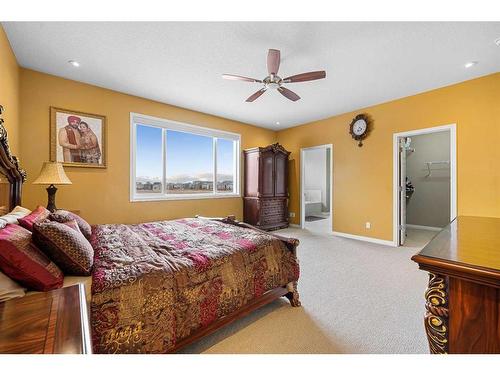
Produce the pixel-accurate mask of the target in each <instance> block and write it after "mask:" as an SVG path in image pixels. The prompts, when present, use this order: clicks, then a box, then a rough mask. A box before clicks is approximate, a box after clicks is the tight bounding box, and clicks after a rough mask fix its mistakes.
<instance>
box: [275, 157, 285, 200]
mask: <svg viewBox="0 0 500 375" xmlns="http://www.w3.org/2000/svg"><path fill="white" fill-rule="evenodd" d="M287 163H288V156H287V155H285V154H282V153H277V154H276V156H275V159H274V165H275V168H274V183H275V186H274V196H275V197H286V196H287V195H288V189H287Z"/></svg>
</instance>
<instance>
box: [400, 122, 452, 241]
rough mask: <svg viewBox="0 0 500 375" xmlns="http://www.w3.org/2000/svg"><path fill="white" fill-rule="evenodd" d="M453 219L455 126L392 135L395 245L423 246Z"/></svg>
mask: <svg viewBox="0 0 500 375" xmlns="http://www.w3.org/2000/svg"><path fill="white" fill-rule="evenodd" d="M455 217H456V133H455V125H454V124H453V125H446V126H439V127H435V128H427V129H420V130H415V131H410V132H404V133H397V134H394V219H393V226H394V234H393V238H394V242H395V245H396V246H403V245H405V246H415V247H420V246H423V245H425V244H426V243H427V242H428V241H429V240H430V239H432V237H434V236H435V234H436V233H437V232H438V231H439V230H441V229H442V228H443V227H445V226H446V225H448V224H449V223H450V222H451V221H452V220H453V219H454V218H455Z"/></svg>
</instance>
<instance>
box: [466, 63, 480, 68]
mask: <svg viewBox="0 0 500 375" xmlns="http://www.w3.org/2000/svg"><path fill="white" fill-rule="evenodd" d="M477 64H478V62H477V61H469V62H468V63H466V64H465V65H464V66H465V67H466V68H471V67H473V66H474V65H477Z"/></svg>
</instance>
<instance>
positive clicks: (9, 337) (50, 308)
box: [0, 284, 92, 354]
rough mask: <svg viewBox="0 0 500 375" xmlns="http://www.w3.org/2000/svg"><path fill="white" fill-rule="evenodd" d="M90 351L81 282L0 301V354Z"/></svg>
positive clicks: (85, 306)
mask: <svg viewBox="0 0 500 375" xmlns="http://www.w3.org/2000/svg"><path fill="white" fill-rule="evenodd" d="M91 352H92V346H91V340H90V331H89V324H88V310H87V303H86V300H85V287H84V285H83V284H78V285H73V286H68V287H66V288H61V289H56V290H52V291H50V292H45V293H36V294H32V295H29V296H25V297H21V298H15V299H12V300H9V301H6V302H2V303H0V353H10V354H89V353H91Z"/></svg>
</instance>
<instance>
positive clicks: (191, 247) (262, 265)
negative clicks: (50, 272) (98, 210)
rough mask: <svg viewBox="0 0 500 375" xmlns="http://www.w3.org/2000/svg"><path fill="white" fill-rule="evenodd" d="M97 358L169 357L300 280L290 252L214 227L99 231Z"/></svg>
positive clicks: (188, 224) (176, 224) (261, 238)
mask: <svg viewBox="0 0 500 375" xmlns="http://www.w3.org/2000/svg"><path fill="white" fill-rule="evenodd" d="M91 242H92V246H93V247H94V251H95V259H94V271H93V274H92V302H91V325H92V335H93V343H94V352H96V353H164V352H167V351H168V350H170V349H171V348H173V347H174V346H175V344H176V342H178V341H179V340H181V339H183V338H185V337H187V336H189V335H190V334H192V333H193V332H195V331H196V330H197V329H200V328H201V327H204V326H206V325H208V324H210V323H211V322H213V321H215V320H217V319H218V318H220V317H223V316H225V315H227V314H230V313H231V312H233V311H236V310H238V309H239V308H241V307H242V306H244V305H245V304H247V303H248V302H250V301H251V300H252V299H254V298H256V297H258V296H260V295H262V294H263V293H265V292H266V291H268V290H271V289H273V288H276V287H279V286H284V285H286V284H287V283H289V282H291V281H297V280H298V277H299V265H298V262H297V259H296V257H295V255H293V254H292V252H291V251H290V250H288V249H287V247H286V246H285V244H284V243H283V242H282V241H281V240H279V239H277V238H275V237H273V236H271V235H268V234H265V233H261V232H257V231H255V230H253V229H248V228H241V227H238V226H235V225H231V224H226V223H222V222H219V221H214V220H208V219H199V218H198V219H180V220H170V221H160V222H152V223H144V224H137V225H124V224H111V225H98V226H96V227H94V228H93V234H92V239H91Z"/></svg>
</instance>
